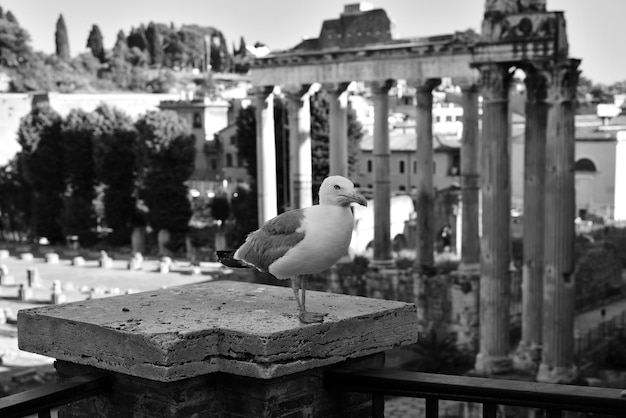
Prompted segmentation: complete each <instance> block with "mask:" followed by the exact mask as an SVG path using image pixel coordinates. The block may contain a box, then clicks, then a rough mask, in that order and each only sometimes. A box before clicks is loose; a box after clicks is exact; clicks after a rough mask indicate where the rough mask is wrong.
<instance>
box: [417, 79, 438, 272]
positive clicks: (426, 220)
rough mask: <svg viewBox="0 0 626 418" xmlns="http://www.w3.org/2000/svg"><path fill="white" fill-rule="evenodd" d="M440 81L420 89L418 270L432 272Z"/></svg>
mask: <svg viewBox="0 0 626 418" xmlns="http://www.w3.org/2000/svg"><path fill="white" fill-rule="evenodd" d="M440 83H441V80H440V79H428V80H426V82H425V83H423V84H420V85H418V86H416V87H417V93H416V95H417V116H416V123H417V152H416V156H415V160H416V162H417V174H416V176H415V183H416V189H417V191H416V192H417V197H416V199H417V207H416V211H417V224H416V226H417V228H416V230H415V235H416V243H415V250H416V254H415V267H416V269H417V270H418V271H421V270H424V269H425V270H428V271H430V270H432V268H434V265H435V189H434V187H433V94H432V91H433V89H434V88H435V87H436V86H438V85H439V84H440Z"/></svg>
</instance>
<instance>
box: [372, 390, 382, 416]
mask: <svg viewBox="0 0 626 418" xmlns="http://www.w3.org/2000/svg"><path fill="white" fill-rule="evenodd" d="M372 418H385V395H383V394H379V393H376V394H374V395H372Z"/></svg>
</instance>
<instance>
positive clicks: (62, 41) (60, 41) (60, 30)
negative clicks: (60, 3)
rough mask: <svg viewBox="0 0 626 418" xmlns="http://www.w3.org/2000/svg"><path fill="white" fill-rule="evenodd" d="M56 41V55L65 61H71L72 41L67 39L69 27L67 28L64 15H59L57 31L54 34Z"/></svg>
mask: <svg viewBox="0 0 626 418" xmlns="http://www.w3.org/2000/svg"><path fill="white" fill-rule="evenodd" d="M54 40H55V43H56V53H57V56H58V57H59V58H61V59H62V60H63V61H69V59H70V41H69V39H68V37H67V27H66V26H65V20H64V19H63V15H62V14H61V15H59V19H58V20H57V29H56V32H55V33H54Z"/></svg>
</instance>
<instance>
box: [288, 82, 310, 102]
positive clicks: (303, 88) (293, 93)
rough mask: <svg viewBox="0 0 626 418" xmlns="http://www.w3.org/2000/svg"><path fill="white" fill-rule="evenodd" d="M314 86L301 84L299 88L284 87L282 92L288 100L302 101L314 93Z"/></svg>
mask: <svg viewBox="0 0 626 418" xmlns="http://www.w3.org/2000/svg"><path fill="white" fill-rule="evenodd" d="M315 90H316V89H315V88H314V84H301V85H299V86H286V87H283V88H282V92H283V94H284V95H285V97H286V98H287V99H288V100H303V99H304V98H305V97H306V96H308V95H310V94H313V93H314V92H315Z"/></svg>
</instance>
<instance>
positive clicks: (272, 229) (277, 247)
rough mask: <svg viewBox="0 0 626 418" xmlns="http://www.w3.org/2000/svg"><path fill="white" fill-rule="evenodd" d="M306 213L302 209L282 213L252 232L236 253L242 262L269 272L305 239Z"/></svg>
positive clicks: (236, 256) (236, 257)
mask: <svg viewBox="0 0 626 418" xmlns="http://www.w3.org/2000/svg"><path fill="white" fill-rule="evenodd" d="M303 219H304V213H303V211H302V210H300V209H294V210H290V211H287V212H284V213H281V214H280V215H278V216H277V217H275V218H272V219H270V220H269V221H267V222H266V223H265V224H263V226H262V227H261V228H260V229H258V230H257V231H254V232H252V233H251V234H250V235H248V237H247V238H246V241H245V242H244V243H243V245H242V246H241V247H239V249H237V251H236V252H235V259H238V260H241V261H243V262H245V263H247V264H249V265H251V266H253V267H256V268H257V269H258V270H261V271H268V268H269V266H270V264H272V263H273V262H274V261H276V260H277V259H279V258H280V257H282V256H283V255H285V254H286V253H287V251H289V250H290V249H291V248H293V247H295V246H296V245H297V244H298V243H299V242H300V241H302V240H303V239H304V236H305V231H304V229H303V228H302V220H303Z"/></svg>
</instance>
